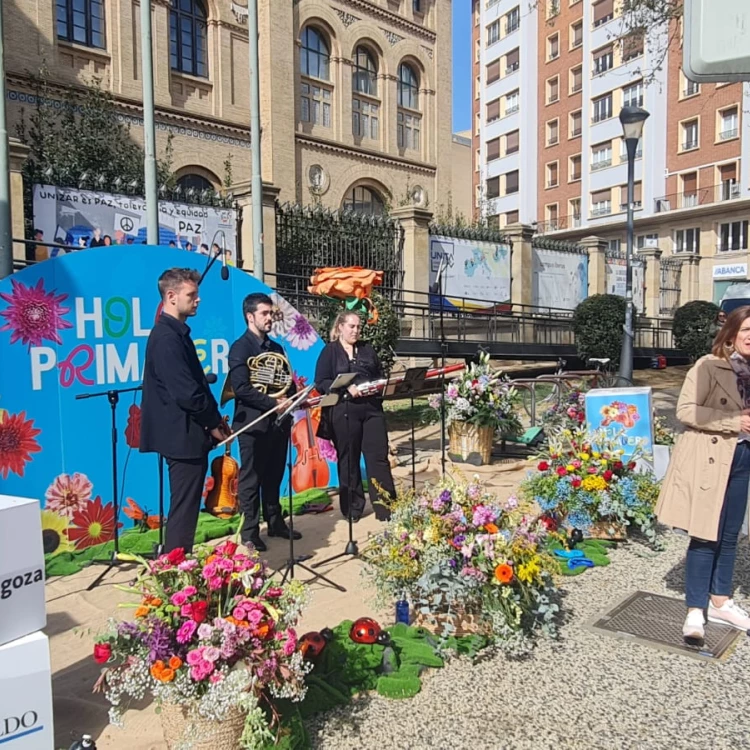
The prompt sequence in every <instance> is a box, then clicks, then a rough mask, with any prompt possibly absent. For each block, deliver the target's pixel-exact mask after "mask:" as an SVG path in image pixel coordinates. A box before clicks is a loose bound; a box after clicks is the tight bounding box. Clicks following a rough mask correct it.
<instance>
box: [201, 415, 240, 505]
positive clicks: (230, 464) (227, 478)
mask: <svg viewBox="0 0 750 750" xmlns="http://www.w3.org/2000/svg"><path fill="white" fill-rule="evenodd" d="M224 423H225V424H226V425H227V427H229V417H226V416H225V417H224ZM231 445H232V443H231V442H229V443H227V445H226V448H224V455H223V456H216V458H215V459H214V460H213V461H211V476H210V477H209V478H208V481H207V483H206V484H207V485H208V488H209V489H208V494H207V495H206V510H207V511H208V512H209V513H210V514H211V515H212V516H216V517H217V518H231V517H232V516H235V515H237V513H238V511H239V500H238V481H239V476H240V466H239V464H238V463H237V461H235V460H234V458H232V453H231Z"/></svg>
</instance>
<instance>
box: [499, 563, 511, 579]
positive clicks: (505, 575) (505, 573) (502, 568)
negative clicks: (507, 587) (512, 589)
mask: <svg viewBox="0 0 750 750" xmlns="http://www.w3.org/2000/svg"><path fill="white" fill-rule="evenodd" d="M495 578H496V579H497V580H498V581H499V582H500V583H510V582H511V581H512V580H513V568H511V567H510V565H508V564H507V563H501V564H500V565H498V566H497V567H496V568H495Z"/></svg>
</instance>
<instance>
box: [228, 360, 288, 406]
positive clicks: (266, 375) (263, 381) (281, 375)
mask: <svg viewBox="0 0 750 750" xmlns="http://www.w3.org/2000/svg"><path fill="white" fill-rule="evenodd" d="M247 368H248V370H250V385H252V386H253V387H254V388H257V389H258V390H259V391H260V392H261V393H265V394H266V396H270V397H271V398H279V397H280V396H283V395H284V394H285V393H286V392H287V391H288V390H289V389H290V388H291V386H292V382H293V379H292V366H291V365H290V364H289V360H288V359H287V358H286V357H285V356H284V355H283V354H279V353H278V352H264V353H263V354H258V355H257V356H256V357H250V358H249V359H248V360H247ZM233 398H235V393H234V389H233V388H232V383H231V381H230V379H229V373H227V377H226V379H225V380H224V385H223V386H222V388H221V397H220V399H219V403H220V404H221V406H224V404H226V403H227V402H228V401H231V400H232V399H233Z"/></svg>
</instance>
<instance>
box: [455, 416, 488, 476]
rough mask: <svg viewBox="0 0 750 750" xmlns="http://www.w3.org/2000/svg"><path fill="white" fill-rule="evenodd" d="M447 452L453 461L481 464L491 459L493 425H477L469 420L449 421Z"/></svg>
mask: <svg viewBox="0 0 750 750" xmlns="http://www.w3.org/2000/svg"><path fill="white" fill-rule="evenodd" d="M448 434H449V436H450V446H449V447H448V453H449V455H450V457H451V459H453V460H454V461H463V462H465V463H469V464H473V465H474V466H482V465H484V464H489V463H491V461H492V443H493V440H494V437H495V430H494V428H493V427H477V425H474V424H470V423H469V422H451V425H450V427H449V429H448Z"/></svg>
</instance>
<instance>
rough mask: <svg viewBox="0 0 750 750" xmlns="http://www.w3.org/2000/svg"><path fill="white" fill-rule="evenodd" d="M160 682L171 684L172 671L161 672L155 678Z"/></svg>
mask: <svg viewBox="0 0 750 750" xmlns="http://www.w3.org/2000/svg"><path fill="white" fill-rule="evenodd" d="M156 679H157V680H159V681H160V682H172V680H174V669H169V667H167V669H164V670H162V673H161V674H160V675H159V676H158V677H157V678H156Z"/></svg>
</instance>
